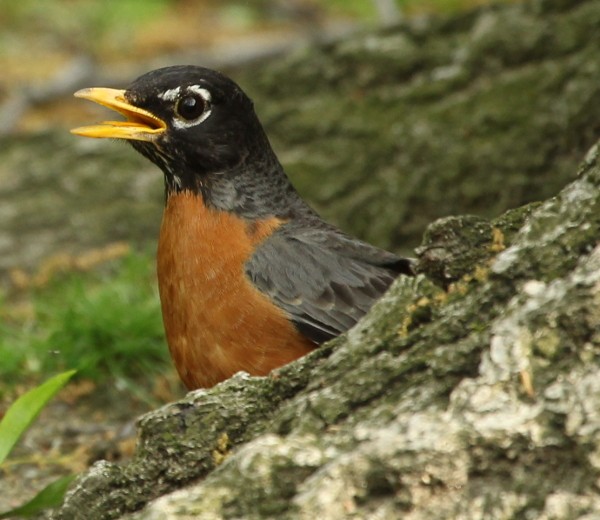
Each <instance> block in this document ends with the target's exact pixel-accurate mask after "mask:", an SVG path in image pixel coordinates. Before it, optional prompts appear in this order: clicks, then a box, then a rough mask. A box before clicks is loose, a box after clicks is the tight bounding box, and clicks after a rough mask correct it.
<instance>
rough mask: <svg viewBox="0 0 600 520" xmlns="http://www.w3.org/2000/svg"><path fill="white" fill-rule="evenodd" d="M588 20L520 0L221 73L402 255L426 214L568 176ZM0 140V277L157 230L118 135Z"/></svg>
mask: <svg viewBox="0 0 600 520" xmlns="http://www.w3.org/2000/svg"><path fill="white" fill-rule="evenodd" d="M599 25H600V4H599V3H598V2H597V1H595V0H560V1H556V0H531V1H529V2H526V3H524V4H515V5H510V4H509V5H506V4H505V5H499V6H497V7H488V8H484V9H481V10H478V11H475V12H472V13H466V14H461V15H459V16H458V17H453V18H448V19H439V18H434V19H421V20H416V21H410V22H407V23H406V24H405V25H402V26H398V27H392V28H389V29H386V30H383V31H378V32H370V33H367V34H364V35H357V36H354V37H352V38H349V39H345V40H343V41H340V42H337V43H334V44H330V45H326V46H323V47H319V48H316V49H315V48H310V49H306V50H304V51H302V52H297V53H295V54H294V55H292V56H289V57H287V58H286V59H283V60H279V61H277V62H274V63H269V64H266V65H260V66H252V67H247V68H245V69H237V70H232V71H227V72H229V73H230V74H231V75H232V76H233V77H234V78H236V79H237V80H238V82H239V83H240V84H241V85H242V86H243V87H244V88H245V89H246V90H247V91H248V92H249V94H250V95H251V96H252V97H253V98H254V100H255V105H256V109H257V111H258V113H259V116H260V117H261V119H262V120H263V122H264V124H265V127H266V130H267V132H268V133H269V136H270V137H271V139H272V141H273V143H274V145H275V148H276V150H277V151H278V153H279V155H280V158H281V159H282V161H283V163H284V165H285V166H286V168H287V170H288V172H289V173H290V176H291V177H292V178H293V181H294V183H295V184H296V186H297V187H298V188H299V189H300V191H301V192H302V193H303V195H304V196H305V197H306V198H307V199H308V200H309V201H311V203H313V204H314V205H315V206H316V208H317V209H318V210H319V211H320V212H321V213H322V214H323V215H324V216H325V217H326V218H328V219H330V220H333V221H334V222H336V223H338V224H339V225H341V226H342V227H343V228H344V229H347V230H348V231H352V232H354V233H358V234H359V235H360V236H361V237H362V238H365V239H367V240H369V241H371V242H374V243H376V244H378V245H380V246H383V247H389V248H392V249H394V250H398V251H403V252H409V251H410V250H411V249H412V247H414V246H415V245H417V244H418V243H419V242H420V238H421V234H422V233H423V230H424V228H425V227H426V225H427V224H429V223H430V222H432V221H433V220H435V219H436V218H439V217H443V216H447V215H452V214H465V213H469V214H477V215H480V216H484V217H487V218H494V217H496V216H498V215H499V214H501V213H502V212H503V211H505V210H507V209H509V208H515V207H518V206H520V205H522V204H524V203H526V202H530V201H534V200H543V199H545V198H547V197H549V196H551V195H553V194H555V193H556V192H557V191H558V190H559V189H560V188H561V187H562V186H564V185H565V184H566V183H567V182H568V181H569V180H571V178H572V177H571V176H572V172H573V167H574V165H575V164H577V162H578V161H579V160H580V159H581V157H582V156H583V155H584V154H585V152H586V150H587V149H588V148H589V147H590V146H591V145H592V144H593V143H594V142H595V140H596V137H597V135H598V134H599V133H600V102H598V100H599V98H600V82H598V76H599V73H600V31H598V26H599ZM106 86H114V87H123V86H124V85H106ZM82 117H83V116H82ZM86 117H89V114H88V116H86ZM97 117H98V119H102V118H103V117H106V111H101V110H100V111H99V112H98V116H97ZM83 122H85V121H82V123H83ZM57 123H58V122H57ZM0 144H1V146H0V217H1V218H2V224H3V225H2V227H1V228H0V274H2V273H3V272H5V271H6V270H7V269H9V268H11V267H13V266H15V265H23V266H27V267H31V266H35V265H36V264H37V263H38V262H39V261H40V259H42V258H45V257H47V256H48V254H49V253H52V252H56V251H61V252H63V251H67V252H79V251H82V250H85V249H87V248H90V247H96V246H104V245H106V243H107V242H109V241H114V240H129V241H136V242H138V243H139V242H144V243H149V242H150V243H153V242H154V241H155V240H156V235H157V232H158V225H159V222H160V214H161V207H162V203H163V195H162V178H161V176H160V174H159V172H158V170H157V169H156V168H154V167H153V166H152V165H151V164H149V163H148V162H147V161H145V160H144V159H143V158H142V157H139V156H138V155H137V154H134V153H132V151H131V149H130V148H129V147H128V146H127V145H124V144H123V143H109V142H106V141H105V140H103V141H101V142H99V141H93V140H89V139H81V138H76V137H74V136H71V135H69V134H68V133H67V132H66V129H64V130H62V131H60V132H56V133H47V134H41V135H38V136H37V137H34V138H31V137H29V136H26V137H12V138H3V139H2V140H1V141H0ZM65 208H69V211H68V212H66V211H65V210H64V209H65ZM57 229H58V230H59V233H58V235H57V233H56V230H57Z"/></svg>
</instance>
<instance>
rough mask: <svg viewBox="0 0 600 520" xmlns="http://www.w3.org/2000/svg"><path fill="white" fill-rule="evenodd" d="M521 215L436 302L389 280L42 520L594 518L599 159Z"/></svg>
mask: <svg viewBox="0 0 600 520" xmlns="http://www.w3.org/2000/svg"><path fill="white" fill-rule="evenodd" d="M521 215H525V218H524V224H523V226H522V227H521V229H520V230H519V231H518V232H517V233H516V234H514V235H513V237H512V239H511V241H510V243H503V242H502V238H505V235H504V233H503V231H502V228H498V227H493V228H492V229H495V230H496V231H494V232H493V234H494V235H495V236H494V237H492V239H491V241H490V243H489V244H486V245H484V246H483V247H484V248H487V250H488V251H489V250H490V247H491V249H492V250H494V249H496V250H499V249H502V247H503V246H507V247H506V248H505V249H503V250H501V251H500V252H499V253H497V254H495V255H494V256H493V257H492V258H491V259H486V260H484V261H483V262H482V263H479V264H474V265H473V266H472V267H473V269H472V272H471V274H470V275H463V276H462V277H461V278H460V279H459V280H457V281H455V282H454V283H452V284H450V287H449V291H448V292H444V291H442V290H440V289H438V288H436V287H435V286H434V285H433V284H431V282H429V281H427V280H426V279H425V278H424V277H419V278H417V279H406V278H401V279H399V280H398V281H397V283H396V284H395V285H394V287H393V288H392V290H391V291H390V292H389V293H388V294H387V295H386V296H385V297H384V298H383V300H382V301H381V302H379V303H378V304H377V305H376V307H375V308H374V309H373V311H372V312H371V313H370V314H369V315H368V316H367V317H366V319H365V320H363V321H362V322H361V323H360V324H359V326H357V327H356V328H354V329H353V330H352V331H350V332H349V333H348V334H347V336H345V337H342V338H339V339H338V340H336V341H334V342H333V343H331V344H329V345H328V346H326V347H325V348H323V349H320V350H318V351H316V352H315V353H314V354H312V355H310V356H308V357H306V358H304V359H302V360H300V361H299V362H296V363H293V364H292V365H289V366H287V367H285V368H283V369H281V370H280V371H278V372H277V373H276V374H273V376H272V377H268V378H249V377H246V376H244V375H243V374H240V375H238V376H236V377H234V378H232V379H231V380H229V381H227V382H225V383H224V384H221V385H218V386H217V387H215V388H214V389H212V390H209V391H197V392H193V393H190V394H189V395H188V396H187V397H186V398H185V399H183V400H182V401H179V402H177V403H173V404H171V405H169V406H166V407H164V408H162V409H160V410H158V411H156V412H153V413H151V414H148V415H147V416H145V417H144V418H143V419H142V421H141V424H140V431H141V438H140V442H139V447H138V451H137V456H136V457H135V459H134V460H133V461H132V462H131V463H129V464H126V465H124V466H117V465H113V464H108V463H99V464H97V465H96V466H94V468H92V470H91V471H90V472H89V473H88V474H86V475H84V476H83V477H82V478H81V479H80V480H79V482H78V484H77V485H76V487H75V488H74V489H73V490H72V492H71V494H70V495H69V496H68V498H67V500H66V503H65V505H64V506H63V508H62V509H61V511H60V512H59V513H57V515H56V518H65V519H67V518H117V517H119V516H120V515H122V514H123V513H125V512H127V511H134V510H136V509H138V508H140V507H142V506H143V505H144V504H145V503H146V502H147V501H148V500H149V499H151V498H153V497H158V496H161V495H164V496H162V497H161V498H158V499H156V500H154V501H153V502H151V503H150V504H148V505H146V507H145V508H144V509H143V510H142V511H139V512H137V513H133V514H130V515H126V516H125V517H126V518H132V519H133V518H135V519H142V518H144V519H167V518H169V519H170V518H203V519H204V518H206V519H212V518H215V519H218V518H307V519H308V518H333V519H335V518H409V519H427V518H465V519H470V518H473V519H476V518H494V519H496V518H514V517H520V518H532V519H539V518H543V519H551V518H552V519H554V518H584V517H586V516H585V515H588V516H587V518H594V517H596V515H600V494H599V493H598V481H599V480H598V479H599V477H600V455H599V453H598V446H599V445H600V244H599V242H598V236H599V232H600V148H598V146H595V147H594V148H593V149H592V150H591V151H590V152H589V153H588V155H587V157H586V160H585V162H584V164H583V166H582V168H581V169H580V172H579V175H578V178H577V180H575V181H574V182H573V183H571V184H570V185H568V186H567V187H566V188H565V189H564V190H562V191H561V192H560V193H559V194H558V195H557V196H556V197H554V198H552V199H550V200H548V201H546V202H544V203H543V204H541V205H539V206H538V207H537V208H535V209H534V210H533V211H532V212H531V213H528V212H523V213H522V214H521ZM502 222H507V220H503V219H498V221H496V222H494V223H493V224H494V225H498V224H499V223H502ZM511 222H512V221H511ZM456 224H457V221H456V220H452V221H448V222H447V225H448V226H450V227H451V226H454V225H456ZM460 224H461V223H459V226H458V227H459V228H460V229H461V230H463V232H465V233H468V231H464V230H465V228H464V227H463V226H462V225H460ZM473 229H475V232H476V233H479V229H478V228H477V227H474V228H473ZM450 234H451V235H452V236H454V233H450ZM506 236H508V234H507V235H506ZM444 247H445V246H444V243H443V242H440V244H439V248H440V249H443V248H444ZM450 258H457V257H453V256H451V257H450ZM459 260H460V259H458V260H457V261H459ZM177 488H183V489H180V490H177V491H173V492H171V493H169V491H170V490H175V489H177Z"/></svg>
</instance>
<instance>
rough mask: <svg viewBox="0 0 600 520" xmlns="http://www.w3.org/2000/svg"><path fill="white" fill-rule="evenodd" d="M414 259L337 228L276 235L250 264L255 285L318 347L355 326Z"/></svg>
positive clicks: (267, 241) (406, 271)
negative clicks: (338, 230) (393, 252)
mask: <svg viewBox="0 0 600 520" xmlns="http://www.w3.org/2000/svg"><path fill="white" fill-rule="evenodd" d="M400 273H405V274H412V269H411V261H410V260H408V259H405V258H400V257H398V256H396V255H394V254H392V253H389V252H387V251H384V250H382V249H378V248H375V247H373V246H371V245H369V244H367V243H365V242H361V241H359V240H357V239H354V238H352V237H349V236H347V235H344V234H343V233H341V232H339V233H338V232H332V231H331V230H307V231H304V232H298V231H296V232H294V233H285V232H280V231H279V230H278V231H276V232H275V233H274V234H273V235H272V236H270V237H269V238H268V239H267V240H266V241H265V242H263V243H262V244H261V245H260V246H259V247H258V249H257V250H256V251H255V253H254V254H253V256H252V257H251V258H250V260H249V261H248V262H247V263H246V274H247V276H248V277H249V278H250V280H251V281H252V282H253V283H254V285H255V286H256V287H257V288H258V289H259V290H260V291H261V292H263V293H264V294H266V295H267V296H269V297H270V298H271V300H272V301H273V302H274V303H275V304H276V305H277V306H279V307H280V308H282V309H283V310H284V311H286V312H287V313H288V315H289V316H290V318H291V320H292V321H293V322H294V324H295V325H296V327H297V328H298V329H299V330H300V332H302V333H303V334H304V335H305V336H306V337H308V338H309V339H310V340H312V341H314V342H315V343H317V344H320V343H323V342H324V341H327V340H329V339H331V338H334V337H336V336H338V335H339V334H341V333H342V332H345V331H346V330H348V329H349V328H350V327H352V326H353V325H354V324H355V323H356V322H357V321H358V320H359V318H361V317H362V316H363V315H364V314H365V313H366V312H367V311H368V310H369V309H370V308H371V306H372V305H373V303H374V302H375V301H376V300H377V299H379V298H380V297H381V296H382V294H383V293H384V292H385V291H386V290H387V289H388V287H389V286H390V285H391V283H392V282H393V281H394V279H395V278H396V277H397V276H398V275H399V274H400Z"/></svg>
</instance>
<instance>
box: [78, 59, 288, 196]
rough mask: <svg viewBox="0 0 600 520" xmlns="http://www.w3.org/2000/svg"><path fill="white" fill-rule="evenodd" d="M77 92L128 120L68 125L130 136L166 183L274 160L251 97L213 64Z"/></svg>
mask: <svg viewBox="0 0 600 520" xmlns="http://www.w3.org/2000/svg"><path fill="white" fill-rule="evenodd" d="M75 96H76V97H80V98H84V99H88V100H91V101H94V102H96V103H99V104H100V105H103V106H105V107H108V108H110V109H112V110H115V111H117V112H119V113H121V114H122V115H123V116H125V118H126V120H125V121H105V122H103V123H100V124H97V125H92V126H84V127H80V128H75V129H73V130H71V132H72V133H74V134H77V135H82V136H86V137H100V138H101V137H112V138H116V139H127V140H129V142H130V143H131V144H132V145H133V147H134V148H135V149H136V150H138V151H139V152H141V153H142V154H143V155H145V156H146V157H148V158H149V159H150V160H151V161H153V162H154V163H156V164H157V165H158V166H159V167H160V168H161V169H162V170H163V171H164V173H165V177H166V182H167V190H168V191H169V190H171V191H179V190H185V189H189V190H198V189H200V188H201V185H202V184H203V183H205V182H208V181H207V179H208V178H209V177H211V176H212V177H215V176H227V175H236V174H239V172H240V171H243V170H244V169H245V168H247V167H249V166H248V165H249V164H251V163H254V164H256V163H258V164H259V165H260V164H265V163H268V162H270V161H275V162H276V163H277V160H276V158H275V156H274V154H273V153H272V151H271V148H270V145H269V144H268V140H267V138H266V136H265V134H264V131H263V130H262V127H261V125H260V123H259V122H258V119H257V117H256V115H255V113H254V109H253V105H252V101H251V100H250V98H248V96H247V95H246V94H245V93H244V92H243V91H242V90H241V88H240V87H239V86H238V85H237V84H236V83H235V82H234V81H232V80H231V79H229V78H227V77H226V76H224V75H223V74H220V73H219V72H216V71H214V70H210V69H206V68H203V67H196V66H176V67H166V68H163V69H158V70H155V71H152V72H149V73H147V74H144V75H143V76H140V77H139V78H137V79H136V80H135V81H134V82H133V83H132V84H131V85H130V86H129V87H128V88H127V89H125V90H117V89H109V88H87V89H83V90H80V91H78V92H76V93H75ZM277 164H278V163H277Z"/></svg>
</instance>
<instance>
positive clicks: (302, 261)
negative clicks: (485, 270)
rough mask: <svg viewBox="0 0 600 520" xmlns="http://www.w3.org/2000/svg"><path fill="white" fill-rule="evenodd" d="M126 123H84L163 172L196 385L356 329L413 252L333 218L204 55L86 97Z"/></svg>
mask: <svg viewBox="0 0 600 520" xmlns="http://www.w3.org/2000/svg"><path fill="white" fill-rule="evenodd" d="M74 95H75V96H76V97H78V98H82V99H85V100H89V101H93V102H95V103H98V104H100V105H103V106H104V107H107V108H109V109H112V110H114V111H116V112H118V113H120V114H121V115H122V116H124V117H125V120H121V121H105V122H102V123H98V124H93V125H90V126H83V127H79V128H75V129H73V130H71V132H72V133H73V134H76V135H79V136H85V137H93V138H115V139H122V140H126V141H128V142H129V143H130V144H131V145H132V146H133V148H134V149H135V150H136V151H138V152H139V153H141V154H142V155H143V156H145V157H146V158H148V159H149V160H150V161H152V162H153V163H154V164H155V165H156V166H158V167H159V168H160V170H162V173H163V176H164V184H165V205H164V210H163V217H162V223H161V227H160V233H159V239H158V247H157V257H156V265H157V278H158V287H159V296H160V301H161V310H162V316H163V323H164V328H165V336H166V340H167V344H168V347H169V351H170V354H171V357H172V359H173V362H174V365H175V367H176V369H177V371H178V373H179V376H180V378H181V380H182V381H183V383H184V384H185V386H186V387H187V388H188V389H190V390H191V389H196V388H209V387H212V386H214V385H216V384H217V383H219V382H221V381H224V380H226V379H228V378H230V377H231V376H233V375H234V374H235V373H237V372H240V371H244V372H247V373H249V374H250V375H253V376H265V375H267V374H269V373H270V372H271V371H273V370H274V369H276V368H279V367H281V366H283V365H286V364H288V363H290V362H292V361H294V360H295V359H298V358H300V357H302V356H304V355H306V354H308V353H309V352H311V351H313V350H314V349H315V348H317V347H318V346H320V345H321V344H323V343H324V342H326V341H328V340H330V339H332V338H335V337H337V336H339V335H340V334H342V333H344V332H346V331H347V330H349V329H350V328H351V327H352V326H353V325H354V324H355V323H356V322H357V321H358V320H359V319H360V318H361V317H362V316H363V315H365V314H366V313H367V311H368V310H369V309H370V308H371V306H372V305H373V304H374V302H376V301H377V300H378V299H379V298H380V297H381V296H382V295H383V294H384V293H385V292H386V291H387V289H388V288H389V287H390V285H391V284H392V282H393V281H394V280H395V279H396V278H397V277H398V276H402V275H406V276H412V275H414V269H413V261H412V260H411V259H409V258H404V257H401V256H398V255H396V254H394V253H392V252H389V251H386V250H384V249H380V248H378V247H375V246H373V245H371V244H369V243H367V242H364V241H362V240H359V239H357V238H355V237H353V236H351V235H349V234H347V233H345V232H344V231H342V230H341V229H339V228H338V227H336V226H334V225H332V224H330V223H328V222H326V221H325V220H323V219H322V218H321V217H320V216H319V215H318V213H317V212H316V211H315V210H314V209H313V208H312V207H310V206H309V205H308V204H307V203H306V202H305V201H304V200H303V199H302V197H301V196H300V195H299V193H298V192H297V191H296V189H295V188H294V186H293V185H292V183H291V181H290V180H289V178H288V177H287V175H286V173H285V171H284V168H283V166H282V165H281V163H280V161H279V160H278V158H277V156H276V154H275V152H274V151H273V148H272V146H271V144H270V141H269V138H268V137H267V135H266V133H265V131H264V129H263V127H262V124H261V123H260V121H259V119H258V116H257V115H256V111H255V109H254V104H253V102H252V100H251V99H250V98H249V97H248V95H246V94H245V93H244V91H243V90H242V89H241V88H240V87H239V85H238V84H237V83H235V82H234V81H233V80H232V79H230V78H229V77H227V76H226V75H224V74H222V73H220V72H218V71H215V70H212V69H208V68H204V67H200V66H194V65H176V66H170V67H165V68H161V69H157V70H153V71H151V72H148V73H146V74H143V75H142V76H140V77H139V78H137V79H135V80H134V81H133V82H132V83H131V84H130V85H129V86H128V87H127V88H125V89H113V88H100V87H94V88H85V89H82V90H79V91H77V92H76V93H75V94H74Z"/></svg>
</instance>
